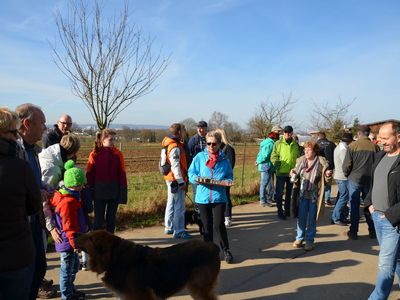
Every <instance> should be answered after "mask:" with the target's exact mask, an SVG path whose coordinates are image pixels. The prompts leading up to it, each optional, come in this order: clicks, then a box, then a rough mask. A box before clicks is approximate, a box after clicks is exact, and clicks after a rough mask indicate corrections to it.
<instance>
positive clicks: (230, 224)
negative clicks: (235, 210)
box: [225, 217, 232, 227]
mask: <svg viewBox="0 0 400 300" xmlns="http://www.w3.org/2000/svg"><path fill="white" fill-rule="evenodd" d="M231 226H232V218H230V217H225V227H231Z"/></svg>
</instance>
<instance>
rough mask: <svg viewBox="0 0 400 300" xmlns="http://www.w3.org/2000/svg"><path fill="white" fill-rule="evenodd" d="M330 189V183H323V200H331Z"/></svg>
mask: <svg viewBox="0 0 400 300" xmlns="http://www.w3.org/2000/svg"><path fill="white" fill-rule="evenodd" d="M331 190H332V186H331V185H330V184H327V185H325V202H328V201H331Z"/></svg>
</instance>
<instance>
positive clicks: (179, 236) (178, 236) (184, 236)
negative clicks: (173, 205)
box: [174, 231, 192, 240]
mask: <svg viewBox="0 0 400 300" xmlns="http://www.w3.org/2000/svg"><path fill="white" fill-rule="evenodd" d="M174 238H176V239H184V240H188V239H191V238H192V236H191V235H190V234H189V233H188V232H187V231H181V232H179V233H174Z"/></svg>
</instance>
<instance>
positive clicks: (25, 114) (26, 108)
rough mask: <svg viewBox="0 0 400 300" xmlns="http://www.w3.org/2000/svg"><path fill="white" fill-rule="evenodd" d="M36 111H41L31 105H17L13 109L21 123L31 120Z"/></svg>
mask: <svg viewBox="0 0 400 300" xmlns="http://www.w3.org/2000/svg"><path fill="white" fill-rule="evenodd" d="M38 111H42V109H41V108H40V107H39V106H36V105H34V104H32V103H24V104H21V105H18V106H17V108H16V109H15V112H16V113H17V115H18V118H19V119H20V120H21V121H22V120H25V119H28V120H32V117H33V115H34V114H35V113H36V112H38Z"/></svg>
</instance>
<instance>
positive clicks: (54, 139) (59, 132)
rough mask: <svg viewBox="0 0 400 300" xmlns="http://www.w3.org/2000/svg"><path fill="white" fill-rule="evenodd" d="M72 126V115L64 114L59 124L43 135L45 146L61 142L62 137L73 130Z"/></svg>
mask: <svg viewBox="0 0 400 300" xmlns="http://www.w3.org/2000/svg"><path fill="white" fill-rule="evenodd" d="M71 127H72V118H71V116H69V115H67V114H62V115H61V116H60V118H59V119H58V121H57V124H54V127H53V128H52V129H50V130H49V132H48V133H47V134H46V135H45V136H44V137H43V141H42V144H43V148H47V147H49V146H51V145H54V144H58V143H60V141H61V138H62V137H63V136H64V135H66V134H67V133H68V132H70V131H71Z"/></svg>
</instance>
